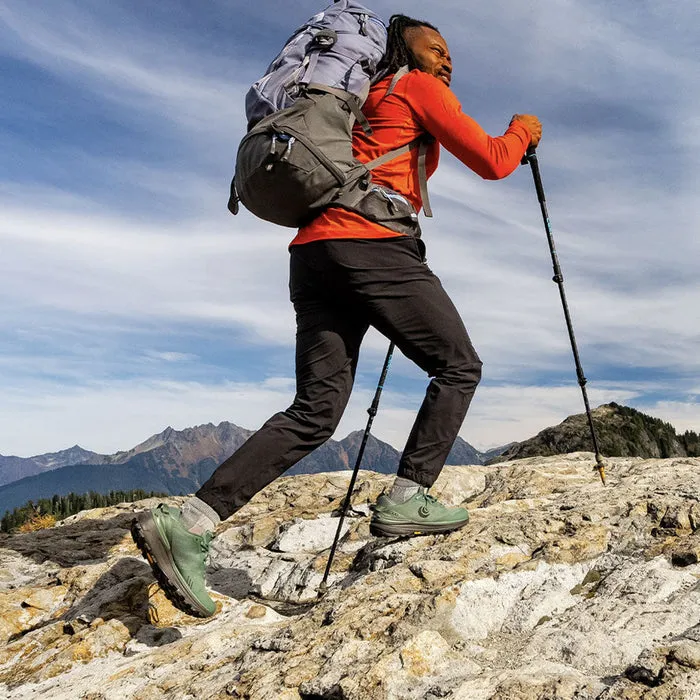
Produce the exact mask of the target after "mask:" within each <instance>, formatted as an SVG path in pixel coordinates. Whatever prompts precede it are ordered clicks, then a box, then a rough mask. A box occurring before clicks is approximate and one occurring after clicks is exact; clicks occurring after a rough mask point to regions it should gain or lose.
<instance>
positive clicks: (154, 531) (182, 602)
mask: <svg viewBox="0 0 700 700" xmlns="http://www.w3.org/2000/svg"><path fill="white" fill-rule="evenodd" d="M131 537H132V539H133V540H134V543H135V544H136V546H137V547H138V548H139V550H140V551H141V554H142V555H143V557H144V559H145V560H146V561H147V562H148V563H149V565H150V567H151V570H152V571H153V575H154V576H155V577H156V581H158V584H159V585H160V587H161V589H162V590H163V593H164V594H165V597H166V598H167V599H168V600H169V601H170V602H171V603H172V604H173V605H174V606H175V607H176V608H177V609H178V610H181V611H182V612H184V613H187V614H188V615H192V616H193V617H211V616H212V615H213V614H214V613H212V612H209V611H208V610H207V609H206V608H203V607H202V606H201V605H200V603H199V602H198V601H197V599H196V598H194V597H193V596H192V595H190V594H189V592H188V591H187V590H186V589H183V587H182V586H180V585H178V584H177V583H176V582H177V581H178V578H179V577H178V574H177V571H176V570H175V566H174V562H173V559H172V556H171V554H170V551H169V550H168V549H167V548H166V547H165V546H164V544H163V540H162V539H161V536H160V532H159V530H158V526H157V525H156V523H155V520H154V519H153V516H152V515H151V513H149V512H146V513H144V514H142V515H141V517H140V518H135V519H134V520H133V521H132V523H131Z"/></svg>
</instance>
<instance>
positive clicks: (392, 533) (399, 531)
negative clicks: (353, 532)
mask: <svg viewBox="0 0 700 700" xmlns="http://www.w3.org/2000/svg"><path fill="white" fill-rule="evenodd" d="M468 522H469V519H467V520H464V521H463V522H459V523H450V524H449V525H446V524H441V525H429V524H427V523H426V524H424V525H419V524H418V523H381V522H370V524H369V531H370V533H371V534H372V535H374V536H375V537H406V536H409V537H410V536H411V535H436V534H440V533H442V532H452V531H453V530H459V528H461V527H464V526H465V525H466V524H467V523H468Z"/></svg>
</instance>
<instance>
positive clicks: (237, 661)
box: [0, 453, 700, 700]
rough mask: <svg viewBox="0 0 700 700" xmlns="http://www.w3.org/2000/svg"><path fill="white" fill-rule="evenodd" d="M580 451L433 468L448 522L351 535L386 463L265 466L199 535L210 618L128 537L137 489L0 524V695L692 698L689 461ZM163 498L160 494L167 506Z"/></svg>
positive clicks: (694, 570) (334, 699)
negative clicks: (423, 530) (251, 494)
mask: <svg viewBox="0 0 700 700" xmlns="http://www.w3.org/2000/svg"><path fill="white" fill-rule="evenodd" d="M608 462H609V463H608V484H609V485H608V487H606V488H604V487H602V486H601V484H600V483H599V481H598V480H597V475H596V473H595V472H594V471H593V470H592V466H593V459H592V455H591V454H590V453H574V454H568V455H564V456H553V457H546V458H531V459H523V460H518V461H514V462H506V463H504V464H502V465H500V466H499V468H498V469H494V468H489V467H484V466H469V467H446V468H445V469H444V471H443V474H442V475H441V477H440V479H439V480H438V482H437V484H436V485H435V487H434V488H433V490H432V492H433V493H434V494H435V495H437V496H438V497H440V498H441V499H442V500H444V501H446V502H448V503H451V504H458V503H465V504H467V506H468V507H469V508H470V511H471V514H472V518H471V521H470V523H469V524H468V525H467V526H466V527H465V528H463V529H462V530H459V531H457V532H454V533H451V534H448V535H441V536H428V537H416V538H409V539H375V538H372V537H371V536H370V535H369V530H368V518H367V517H366V514H367V512H368V504H369V503H371V502H372V501H373V500H374V499H375V498H376V497H377V495H378V494H379V492H380V491H381V489H382V488H383V487H384V486H385V485H386V484H387V483H388V481H389V477H385V476H382V475H379V474H375V473H371V472H364V471H363V472H361V473H360V477H359V479H358V482H357V487H356V491H355V496H354V500H353V503H354V505H355V507H356V512H355V514H354V517H351V518H349V519H348V521H347V529H346V532H345V535H344V538H343V540H342V545H341V547H340V548H339V551H338V554H337V558H336V561H335V564H334V567H333V572H332V579H331V582H330V583H331V586H330V588H329V590H328V591H327V592H326V594H325V595H324V596H323V597H322V598H321V599H320V600H319V599H317V597H316V588H317V586H318V584H319V583H320V580H321V576H322V572H323V569H324V567H325V563H326V556H327V547H328V546H329V545H330V542H331V540H332V537H333V534H334V531H335V527H336V525H337V519H336V518H335V517H332V516H333V514H334V512H336V511H337V508H338V507H339V505H340V503H341V501H342V498H343V494H344V491H345V489H346V488H347V484H348V481H349V477H350V473H349V472H336V473H327V474H314V475H304V476H295V477H288V478H283V479H280V480H278V481H277V482H275V483H273V484H272V485H271V486H270V487H268V488H267V489H265V490H264V491H263V492H262V493H260V494H258V496H256V498H255V499H254V500H253V501H252V502H251V503H250V504H248V505H247V506H246V507H245V508H244V509H243V510H241V511H240V512H239V513H237V514H236V515H235V516H234V517H233V518H231V519H229V520H228V521H227V522H226V523H224V524H222V526H221V528H220V530H219V536H218V537H217V538H216V539H215V540H214V543H213V551H212V554H213V556H212V563H211V566H210V571H209V584H210V586H211V587H212V589H213V590H214V591H215V593H214V595H215V597H216V599H217V601H218V602H219V603H220V606H221V609H220V612H219V614H218V615H217V616H215V617H214V618H212V619H210V620H197V619H195V618H190V617H187V616H185V615H182V614H181V613H179V612H178V611H176V610H174V609H173V608H172V607H171V606H170V605H169V603H168V602H167V601H166V600H165V599H164V598H163V596H162V593H160V592H159V591H158V590H157V588H156V587H155V586H154V585H153V577H152V575H151V572H150V569H149V568H148V566H147V565H146V564H145V562H144V561H143V560H141V558H140V557H138V556H137V552H136V549H135V547H134V546H133V544H132V543H131V540H130V537H129V534H128V524H129V522H130V520H131V518H132V517H133V514H134V512H136V511H138V510H140V509H142V508H146V507H149V506H152V505H153V503H152V502H148V501H142V502H139V503H136V504H122V505H120V506H115V507H111V508H107V509H102V510H93V511H84V512H83V513H80V514H78V515H76V516H72V517H71V518H68V519H67V520H66V521H63V523H61V524H60V525H58V526H56V527H54V528H52V529H49V530H43V531H39V532H34V533H26V534H14V535H5V536H1V537H0V609H1V610H2V622H1V623H0V634H1V636H2V639H3V641H4V646H3V647H2V648H1V649H0V697H6V698H8V699H9V700H19V699H20V698H21V699H22V700H35V699H38V698H48V697H50V698H52V699H55V700H62V699H65V700H68V699H70V700H74V699H76V698H82V699H84V700H112V699H114V700H117V699H121V698H125V697H128V698H134V699H135V700H149V699H151V698H153V699H155V698H159V699H160V698H177V699H181V698H182V699H185V698H202V697H207V698H215V699H221V700H223V699H224V698H247V699H249V700H319V699H325V700H414V699H415V700H419V699H420V700H435V699H437V698H450V699H452V700H535V699H537V700H555V699H562V700H563V699H568V698H578V699H588V698H590V699H593V698H596V699H600V700H614V699H629V700H633V699H634V700H636V699H641V698H645V699H648V700H651V699H652V698H653V699H654V700H663V699H667V700H691V698H697V697H700V563H698V562H699V559H700V503H699V498H698V495H699V490H698V485H699V480H700V477H699V476H698V473H699V472H698V469H699V467H700V459H698V458H675V459H665V460H661V459H642V458H634V457H627V458H616V459H610V460H609V461H608ZM181 500H182V499H180V498H173V499H171V501H172V503H178V502H180V501H181Z"/></svg>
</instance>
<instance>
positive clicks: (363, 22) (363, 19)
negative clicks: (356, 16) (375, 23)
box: [360, 15, 369, 36]
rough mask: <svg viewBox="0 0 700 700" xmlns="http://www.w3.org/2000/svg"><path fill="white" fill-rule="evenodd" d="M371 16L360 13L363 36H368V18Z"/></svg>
mask: <svg viewBox="0 0 700 700" xmlns="http://www.w3.org/2000/svg"><path fill="white" fill-rule="evenodd" d="M368 19H369V17H368V16H367V15H360V34H362V36H367V20H368Z"/></svg>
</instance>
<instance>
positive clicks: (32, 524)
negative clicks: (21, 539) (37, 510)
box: [17, 514, 56, 532]
mask: <svg viewBox="0 0 700 700" xmlns="http://www.w3.org/2000/svg"><path fill="white" fill-rule="evenodd" d="M55 524H56V516H55V515H51V514H46V515H35V516H34V517H33V518H32V519H31V520H27V522H26V523H23V524H22V525H20V526H19V527H18V528H17V532H36V530H45V529H46V528H49V527H53V526H54V525H55Z"/></svg>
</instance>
